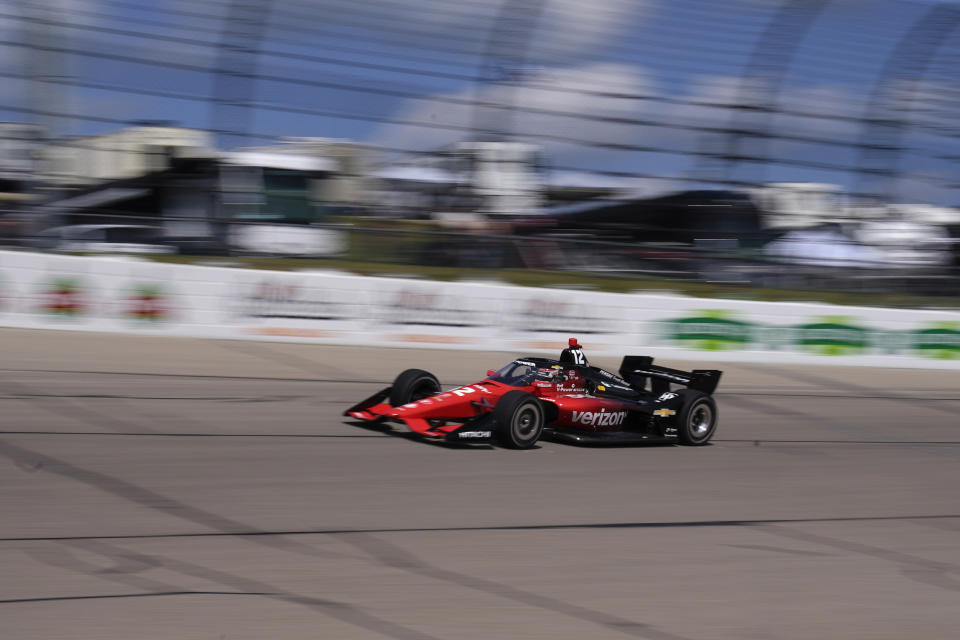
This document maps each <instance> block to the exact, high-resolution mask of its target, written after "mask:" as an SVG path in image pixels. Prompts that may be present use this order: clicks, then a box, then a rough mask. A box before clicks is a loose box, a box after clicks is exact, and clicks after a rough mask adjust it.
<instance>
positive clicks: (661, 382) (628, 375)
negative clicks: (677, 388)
mask: <svg viewBox="0 0 960 640" xmlns="http://www.w3.org/2000/svg"><path fill="white" fill-rule="evenodd" d="M721 375H723V372H722V371H718V370H717V369H694V370H693V371H681V370H680V369H670V368H668V367H661V366H658V365H655V364H653V358H652V357H651V356H624V357H623V362H622V363H621V364H620V377H622V378H623V379H624V380H626V381H627V382H629V383H630V384H632V385H633V386H635V387H636V388H638V389H644V388H646V384H647V380H650V390H651V391H653V392H654V393H664V392H667V391H670V384H671V383H673V384H679V385H682V386H684V387H688V388H690V389H696V390H697V391H702V392H703V393H707V394H711V393H713V392H714V390H715V389H716V388H717V385H718V384H719V383H720V376H721Z"/></svg>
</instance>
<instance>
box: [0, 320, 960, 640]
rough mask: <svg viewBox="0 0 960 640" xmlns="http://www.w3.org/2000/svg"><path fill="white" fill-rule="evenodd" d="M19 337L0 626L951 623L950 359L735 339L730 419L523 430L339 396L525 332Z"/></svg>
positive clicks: (493, 356)
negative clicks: (418, 343) (618, 441)
mask: <svg viewBox="0 0 960 640" xmlns="http://www.w3.org/2000/svg"><path fill="white" fill-rule="evenodd" d="M0 347H2V353H3V359H2V362H0V416H2V423H0V431H2V433H0V567H2V571H0V637H3V638H11V639H17V640H32V639H44V640H51V639H60V638H63V639H76V638H96V639H98V640H120V639H122V640H130V639H138V640H144V639H160V638H163V639H178V640H180V639H191V640H192V639H225V640H226V639H229V640H236V639H250V640H254V639H256V640H262V639H265V638H270V639H276V638H283V639H299V638H310V639H315V638H335V639H348V640H349V639H354V638H399V639H411V640H433V639H452V638H456V639H465V640H469V639H490V638H550V639H551V640H557V639H564V638H576V639H578V640H582V639H583V638H631V637H632V638H649V639H651V640H706V639H712V638H736V639H753V638H757V639H770V638H791V639H792V638H797V639H800V638H802V639H804V640H807V639H809V638H871V639H875V638H896V639H898V640H902V639H904V638H911V639H913V638H944V639H946V638H956V637H958V636H957V634H958V632H957V628H958V627H960V492H958V487H960V420H958V417H957V416H958V414H960V373H945V372H942V371H941V372H934V371H917V370H868V369H852V368H849V369H848V368H832V367H820V368H814V367H784V366H778V365H775V364H770V365H750V366H743V365H727V366H725V367H723V368H724V369H725V374H724V379H723V381H722V383H721V387H720V390H719V393H718V394H717V400H718V403H719V407H720V414H721V424H720V427H719V430H718V432H717V435H716V437H715V439H714V441H713V444H712V445H711V446H707V447H700V448H687V447H669V446H668V447H664V446H656V447H650V446H648V447H627V448H583V447H572V446H569V445H561V444H553V443H543V444H542V445H541V446H539V447H538V448H536V449H534V450H530V451H509V450H504V449H498V448H493V447H485V446H473V447H466V448H454V447H449V446H441V445H436V444H429V443H424V442H422V441H417V440H413V439H411V438H406V437H400V436H395V435H387V434H383V433H379V432H377V431H372V430H365V429H361V428H357V427H355V426H351V425H349V424H347V423H345V422H344V421H343V419H342V418H341V417H340V414H341V412H342V411H343V410H344V409H345V408H346V407H347V406H348V405H349V404H351V403H352V402H354V401H357V400H359V399H361V398H363V397H365V396H366V395H368V394H370V393H372V392H374V391H375V390H378V389H379V388H381V387H383V386H384V385H385V384H386V383H388V382H389V381H390V380H391V379H392V377H393V376H394V375H395V374H396V373H397V372H399V371H400V370H401V369H403V368H406V367H409V366H420V367H422V368H425V369H430V370H432V371H434V372H435V373H437V375H438V376H439V377H440V379H441V382H444V383H445V384H450V385H453V384H459V383H466V382H471V381H474V380H476V379H479V378H482V377H483V372H484V371H485V370H486V369H487V368H489V367H491V366H496V365H498V364H499V363H501V361H506V360H509V359H510V358H511V357H512V355H508V354H502V353H459V352H451V351H430V350H422V351H421V350H415V349H409V350H404V349H379V350H378V349H366V348H344V347H322V346H308V345H298V344H281V343H254V342H237V341H219V340H187V339H172V338H143V337H129V336H126V337H124V336H104V335H96V334H84V333H72V332H42V331H24V330H10V329H7V330H0ZM587 349H588V351H587V353H588V355H589V345H588V346H587ZM597 364H601V365H606V366H613V367H615V366H616V364H617V363H615V362H611V361H609V360H602V361H599V362H597ZM664 364H668V365H674V366H687V365H689V364H693V363H683V362H667V363H664Z"/></svg>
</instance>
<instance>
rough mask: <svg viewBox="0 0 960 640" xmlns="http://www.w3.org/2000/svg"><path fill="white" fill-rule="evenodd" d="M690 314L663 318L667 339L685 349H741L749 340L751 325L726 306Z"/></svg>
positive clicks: (750, 338) (751, 334)
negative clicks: (682, 316)
mask: <svg viewBox="0 0 960 640" xmlns="http://www.w3.org/2000/svg"><path fill="white" fill-rule="evenodd" d="M698 313H699V315H697V316H694V317H691V318H677V319H675V320H667V321H666V327H667V335H668V337H669V339H670V340H672V341H673V342H675V343H676V344H679V345H681V346H683V347H687V348H689V349H700V350H701V351H729V350H733V349H743V348H745V347H747V346H748V345H749V344H750V343H751V342H752V340H753V330H754V325H752V324H750V323H749V322H743V321H742V320H735V319H734V318H733V317H732V315H733V314H732V313H731V312H730V311H727V310H726V309H702V310H700V311H699V312H698Z"/></svg>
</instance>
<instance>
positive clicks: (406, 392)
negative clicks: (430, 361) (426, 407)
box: [390, 369, 440, 407]
mask: <svg viewBox="0 0 960 640" xmlns="http://www.w3.org/2000/svg"><path fill="white" fill-rule="evenodd" d="M438 393H440V381H439V380H437V377H436V376H435V375H433V374H432V373H430V372H429V371H424V370H422V369H407V370H406V371H404V372H403V373H401V374H400V375H398V376H397V378H396V379H395V380H394V381H393V387H391V389H390V406H392V407H399V406H402V405H405V404H409V403H411V402H415V401H416V400H421V399H423V398H428V397H430V396H432V395H436V394H438Z"/></svg>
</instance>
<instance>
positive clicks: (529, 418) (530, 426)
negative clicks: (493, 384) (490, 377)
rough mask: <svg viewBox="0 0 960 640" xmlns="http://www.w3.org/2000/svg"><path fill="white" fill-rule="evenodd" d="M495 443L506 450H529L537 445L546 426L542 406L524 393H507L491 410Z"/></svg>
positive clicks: (534, 397) (531, 395)
mask: <svg viewBox="0 0 960 640" xmlns="http://www.w3.org/2000/svg"><path fill="white" fill-rule="evenodd" d="M493 419H494V422H495V423H496V427H495V431H496V437H497V441H498V442H499V443H500V444H501V445H503V446H504V447H507V448H508V449H529V448H531V447H533V445H535V444H537V441H538V440H539V439H540V435H541V434H542V433H543V426H544V424H546V417H545V414H544V411H543V405H542V404H540V401H539V400H538V399H537V396H535V395H533V394H532V393H527V392H526V391H508V392H507V393H505V394H503V397H501V398H500V401H499V402H498V403H497V406H496V407H494V408H493Z"/></svg>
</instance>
